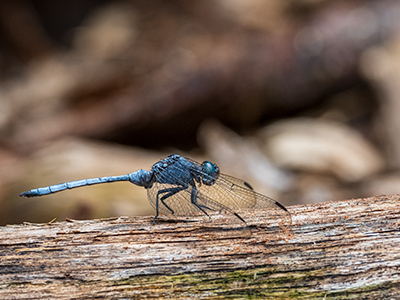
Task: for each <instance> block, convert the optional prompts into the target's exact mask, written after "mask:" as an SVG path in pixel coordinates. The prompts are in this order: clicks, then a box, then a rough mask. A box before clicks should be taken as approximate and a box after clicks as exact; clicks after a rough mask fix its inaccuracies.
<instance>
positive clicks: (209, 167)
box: [201, 160, 219, 185]
mask: <svg viewBox="0 0 400 300" xmlns="http://www.w3.org/2000/svg"><path fill="white" fill-rule="evenodd" d="M201 166H202V167H203V177H202V178H201V181H202V182H203V183H204V184H205V185H213V184H214V183H215V181H216V180H217V179H218V177H219V168H218V166H217V165H216V164H213V163H212V162H209V161H207V160H206V161H203V163H202V164H201Z"/></svg>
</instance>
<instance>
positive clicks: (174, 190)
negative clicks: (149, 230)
mask: <svg viewBox="0 0 400 300" xmlns="http://www.w3.org/2000/svg"><path fill="white" fill-rule="evenodd" d="M185 189H187V186H178V187H174V188H168V189H164V190H160V191H158V192H157V197H156V215H155V217H154V219H153V224H154V223H155V221H156V219H157V217H158V203H159V201H161V203H162V204H163V205H164V206H165V207H166V208H167V209H168V210H169V211H170V212H171V214H174V213H175V212H174V211H173V209H171V208H170V207H169V206H168V205H167V204H166V203H165V201H164V200H166V199H168V198H169V197H171V196H173V195H175V194H176V193H178V192H180V191H182V190H185ZM164 193H168V194H165V195H163V196H162V197H161V198H159V197H160V194H164Z"/></svg>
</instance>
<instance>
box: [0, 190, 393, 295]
mask: <svg viewBox="0 0 400 300" xmlns="http://www.w3.org/2000/svg"><path fill="white" fill-rule="evenodd" d="M289 210H290V212H291V213H292V219H293V227H292V230H291V231H290V232H283V231H281V230H276V231H273V230H272V231H268V230H265V229H260V228H259V227H257V226H252V228H251V231H252V233H251V235H248V234H242V233H243V232H245V230H237V231H229V230H225V229H226V228H225V229H221V230H218V228H217V227H215V226H214V224H216V223H215V222H211V223H210V222H198V221H195V222H191V221H190V220H192V219H191V218H189V217H187V218H181V219H180V220H174V219H170V218H167V217H164V218H162V219H161V220H160V221H158V222H156V224H155V225H153V224H152V218H150V217H135V218H128V217H120V218H110V219H101V220H89V221H72V222H71V221H69V222H68V221H65V222H54V223H49V224H24V225H11V226H5V227H0V249H1V250H0V298H1V299H26V298H29V299H48V298H51V299H90V298H96V299H97V298H100V299H119V298H125V299H130V298H145V297H148V298H173V299H191V298H201V299H215V298H224V299H225V298H251V297H254V298H263V299H265V298H278V299H282V298H296V297H297V298H319V299H321V298H324V299H329V298H341V299H342V298H343V299H345V298H346V299H347V298H352V299H353V298H357V299H360V298H363V299H365V298H368V299H370V298H374V299H375V298H393V297H399V296H400V294H399V291H398V289H399V286H400V272H399V268H400V251H399V250H400V244H399V242H400V235H399V230H398V228H399V222H400V220H399V216H400V204H399V196H398V195H395V196H379V197H372V198H367V199H352V200H346V201H332V202H324V203H318V204H313V205H301V206H292V207H289ZM241 215H242V216H243V217H244V218H245V219H251V220H252V221H253V222H259V224H260V225H261V224H262V217H260V215H259V214H258V213H257V214H256V213H255V212H241ZM213 217H215V218H216V219H217V221H216V222H217V223H218V222H224V220H230V218H233V217H231V216H227V215H222V216H221V215H215V216H213Z"/></svg>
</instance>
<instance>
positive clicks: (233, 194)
mask: <svg viewBox="0 0 400 300" xmlns="http://www.w3.org/2000/svg"><path fill="white" fill-rule="evenodd" d="M190 161H191V162H192V163H193V167H194V168H196V170H197V171H198V170H199V169H201V165H200V164H199V163H197V162H195V161H193V160H190ZM183 171H184V170H183ZM173 173H175V174H179V172H173ZM169 175H171V173H169ZM158 176H163V175H162V174H159V175H158ZM160 179H161V178H160ZM174 180H175V182H177V183H178V184H165V183H163V184H160V183H157V182H156V183H154V184H153V186H152V187H151V188H150V189H148V190H147V193H148V199H149V202H150V203H151V205H152V206H153V207H154V208H155V209H157V207H156V199H157V194H158V195H159V196H158V197H159V203H158V211H159V213H161V214H174V215H186V214H190V213H200V212H202V211H201V209H199V207H198V206H196V205H194V204H193V203H192V201H191V197H192V193H194V192H195V193H196V197H195V199H196V201H197V204H198V205H199V206H201V208H202V209H203V210H204V211H206V212H212V211H221V210H225V211H228V212H230V213H232V214H235V215H237V214H238V213H240V210H243V209H247V210H257V209H258V210H259V212H258V213H257V214H256V215H257V216H259V217H261V216H264V217H265V220H263V221H262V222H264V223H265V225H266V226H267V224H272V223H273V224H275V225H279V226H283V227H286V226H287V227H289V226H291V216H290V213H289V212H288V211H287V210H286V208H285V207H284V206H283V205H282V204H280V203H279V202H277V201H275V200H274V199H272V198H269V197H267V196H265V195H262V194H259V193H257V192H255V191H254V190H253V188H252V187H251V186H250V185H249V184H248V183H247V182H245V181H243V180H241V179H238V178H235V177H232V176H229V175H225V174H220V175H219V177H218V179H217V180H216V182H215V183H214V184H213V185H205V184H201V183H198V182H195V181H194V180H193V183H194V184H195V191H193V187H192V186H191V185H189V186H188V187H187V188H184V186H186V184H185V183H184V182H181V181H180V178H177V177H174ZM160 181H161V180H160ZM163 197H164V198H163ZM162 199H163V200H162Z"/></svg>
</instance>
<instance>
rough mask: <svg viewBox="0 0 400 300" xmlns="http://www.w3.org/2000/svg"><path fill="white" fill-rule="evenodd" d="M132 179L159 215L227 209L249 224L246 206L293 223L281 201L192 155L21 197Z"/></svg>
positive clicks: (25, 193)
mask: <svg viewBox="0 0 400 300" xmlns="http://www.w3.org/2000/svg"><path fill="white" fill-rule="evenodd" d="M117 181H129V182H131V183H133V184H135V185H137V186H142V187H144V188H145V189H146V190H147V198H148V200H149V202H150V204H151V205H152V206H153V208H154V209H155V211H156V215H155V216H154V219H153V224H154V223H155V221H156V219H157V217H158V216H159V214H172V215H186V214H189V213H203V214H205V215H206V216H208V218H210V219H211V217H210V215H209V212H215V211H226V212H228V213H231V214H232V215H234V216H235V217H236V218H237V219H238V220H240V221H241V222H243V223H244V224H246V225H247V223H246V221H245V220H244V219H243V218H242V217H241V216H240V215H239V213H238V211H240V210H243V209H264V210H267V211H268V213H267V216H268V218H270V217H271V218H272V217H274V218H278V219H280V220H281V225H283V226H291V215H290V213H289V211H288V210H287V209H286V207H285V206H283V205H282V204H281V203H279V202H278V201H276V200H274V199H272V198H269V197H267V196H265V195H262V194H259V193H257V192H255V191H254V189H253V188H252V187H251V185H250V184H249V183H247V182H246V181H243V180H241V179H237V178H235V177H232V176H229V175H225V174H222V173H220V169H219V167H218V166H217V165H216V164H214V163H212V162H210V161H204V162H203V163H201V164H200V163H198V162H196V161H194V160H192V159H190V158H186V157H183V156H180V155H178V154H173V155H170V156H168V157H167V158H165V159H163V160H160V161H158V162H156V163H155V164H154V165H153V166H152V168H151V170H150V171H148V170H143V169H140V170H138V171H135V172H132V173H130V174H126V175H119V176H106V177H97V178H88V179H82V180H76V181H69V182H64V183H60V184H55V185H50V186H47V187H40V188H36V189H32V190H30V191H27V192H23V193H21V194H20V195H19V196H21V197H28V198H29V197H37V196H43V195H48V194H53V193H57V192H61V191H64V190H66V189H74V188H77V187H82V186H87V185H94V184H101V183H109V182H117Z"/></svg>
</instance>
